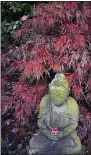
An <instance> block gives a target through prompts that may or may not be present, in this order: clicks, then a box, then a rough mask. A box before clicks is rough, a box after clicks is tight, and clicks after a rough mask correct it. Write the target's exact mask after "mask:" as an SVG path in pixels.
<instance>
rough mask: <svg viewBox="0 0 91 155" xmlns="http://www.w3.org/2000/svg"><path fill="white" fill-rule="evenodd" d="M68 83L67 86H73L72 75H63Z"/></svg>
mask: <svg viewBox="0 0 91 155" xmlns="http://www.w3.org/2000/svg"><path fill="white" fill-rule="evenodd" d="M65 76H66V78H67V80H68V82H69V85H70V86H71V85H72V84H73V76H74V73H73V74H70V73H66V74H65Z"/></svg>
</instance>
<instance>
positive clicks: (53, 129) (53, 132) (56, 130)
mask: <svg viewBox="0 0 91 155" xmlns="http://www.w3.org/2000/svg"><path fill="white" fill-rule="evenodd" d="M51 132H52V134H58V132H59V131H58V129H57V128H52V131H51Z"/></svg>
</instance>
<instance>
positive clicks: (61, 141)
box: [29, 73, 82, 155]
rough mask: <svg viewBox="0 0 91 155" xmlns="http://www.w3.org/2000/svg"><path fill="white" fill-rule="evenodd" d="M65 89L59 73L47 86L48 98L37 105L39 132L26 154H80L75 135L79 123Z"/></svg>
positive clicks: (76, 107)
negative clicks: (38, 108) (38, 107)
mask: <svg viewBox="0 0 91 155" xmlns="http://www.w3.org/2000/svg"><path fill="white" fill-rule="evenodd" d="M69 91H70V88H69V85H68V81H67V79H66V77H65V76H64V74H62V73H58V74H56V76H55V78H54V79H53V80H52V82H51V83H50V84H49V94H48V95H45V96H44V97H43V98H42V100H41V103H40V110H39V115H38V126H39V132H38V133H36V134H35V135H34V136H33V138H32V139H31V140H30V143H29V147H30V149H29V154H55V155H56V154H57V155H58V154H60V155H61V154H81V153H82V145H81V142H80V139H79V137H78V136H77V134H76V130H75V129H76V127H77V125H78V121H79V108H78V104H77V102H76V101H75V100H74V99H73V98H72V97H70V96H69Z"/></svg>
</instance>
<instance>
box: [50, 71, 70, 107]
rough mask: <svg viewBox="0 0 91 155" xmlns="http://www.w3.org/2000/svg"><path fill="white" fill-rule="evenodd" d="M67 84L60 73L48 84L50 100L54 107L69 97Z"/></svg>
mask: <svg viewBox="0 0 91 155" xmlns="http://www.w3.org/2000/svg"><path fill="white" fill-rule="evenodd" d="M69 91H70V88H69V84H68V81H67V79H66V77H65V76H64V75H63V74H61V75H60V73H59V74H57V76H55V78H54V79H53V80H52V82H51V83H50V84H49V94H50V98H51V99H52V100H53V101H54V103H55V104H56V105H60V104H63V103H64V101H65V100H66V99H67V96H68V95H69Z"/></svg>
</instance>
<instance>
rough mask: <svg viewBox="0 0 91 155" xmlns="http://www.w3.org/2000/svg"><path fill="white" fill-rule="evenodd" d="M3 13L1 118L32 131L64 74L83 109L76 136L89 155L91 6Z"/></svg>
mask: <svg viewBox="0 0 91 155" xmlns="http://www.w3.org/2000/svg"><path fill="white" fill-rule="evenodd" d="M1 11H2V80H1V83H2V117H5V115H6V116H7V114H8V112H10V113H11V114H13V116H14V117H15V118H14V119H15V121H17V124H18V125H19V124H20V123H21V125H23V126H28V123H29V122H31V121H32V120H33V118H35V117H36V116H37V113H38V110H39V103H40V100H41V98H42V96H44V94H46V93H48V84H49V83H50V81H51V80H52V79H53V78H54V76H55V74H56V73H57V72H63V73H64V74H65V75H66V77H67V79H68V81H69V84H70V87H71V93H70V95H71V96H72V97H74V98H75V99H76V100H77V102H78V104H79V107H80V121H79V126H78V129H77V131H78V135H79V136H80V138H81V140H82V143H83V144H84V145H85V146H86V150H87V151H89V152H90V151H91V150H90V149H91V147H90V145H91V111H90V109H91V104H90V102H91V93H90V90H91V71H90V68H91V25H90V22H91V3H90V2H49V3H48V2H47V3H45V2H44V3H39V4H38V3H33V2H31V3H28V2H26V3H25V2H24V3H23V2H2V10H1ZM22 15H26V18H27V19H26V20H22ZM17 17H18V18H17Z"/></svg>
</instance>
